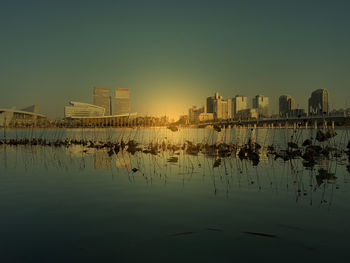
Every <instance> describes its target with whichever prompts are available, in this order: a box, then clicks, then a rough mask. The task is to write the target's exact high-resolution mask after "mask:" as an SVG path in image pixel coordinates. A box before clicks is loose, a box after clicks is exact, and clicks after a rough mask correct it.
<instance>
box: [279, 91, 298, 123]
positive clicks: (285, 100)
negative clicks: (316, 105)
mask: <svg viewBox="0 0 350 263" xmlns="http://www.w3.org/2000/svg"><path fill="white" fill-rule="evenodd" d="M294 104H295V103H294V99H293V98H292V97H291V96H289V95H282V96H280V97H279V103H278V106H279V107H278V108H279V110H278V112H279V116H280V117H282V118H286V117H288V116H289V115H290V113H291V111H292V110H294Z"/></svg>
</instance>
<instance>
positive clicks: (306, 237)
mask: <svg viewBox="0 0 350 263" xmlns="http://www.w3.org/2000/svg"><path fill="white" fill-rule="evenodd" d="M337 132H338V135H337V137H335V139H334V140H332V141H330V142H329V144H330V145H331V146H334V147H343V148H344V147H345V145H346V144H347V142H348V141H349V138H350V137H349V134H350V132H349V130H338V131H337ZM291 136H293V137H291ZM3 137H4V135H2V137H1V138H0V139H3ZM22 137H26V138H46V139H47V140H57V139H60V140H62V139H64V138H75V139H81V138H84V139H86V140H104V141H105V140H111V141H120V140H121V139H123V140H125V141H128V140H131V139H134V140H136V141H138V142H142V143H144V144H148V143H150V142H153V143H155V142H159V143H161V142H162V141H166V142H167V143H168V142H169V143H177V144H182V143H184V142H185V141H186V140H190V141H193V142H209V143H214V142H225V141H226V142H234V143H238V144H239V143H245V142H246V141H247V139H248V138H249V137H254V138H255V140H256V141H257V142H259V143H260V144H261V145H262V146H267V145H271V144H273V145H275V146H280V147H285V145H286V143H287V142H288V141H290V140H294V141H295V140H297V141H298V142H302V141H303V140H304V139H306V138H310V137H315V131H314V130H298V131H293V130H292V129H289V130H285V129H258V130H254V131H252V130H250V129H248V130H247V129H237V130H234V129H227V130H225V131H223V132H221V133H217V132H215V131H213V130H211V129H183V130H180V131H179V132H177V133H173V132H171V131H170V130H167V129H105V130H103V129H84V130H82V129H67V130H62V129H57V130H31V129H26V130H8V131H6V138H7V139H9V138H22ZM263 148H264V147H263ZM171 157H177V158H178V159H177V162H169V160H170V159H169V158H171ZM347 165H349V160H348V159H347V158H345V157H341V158H331V159H325V160H323V161H322V162H320V163H318V164H317V165H316V166H315V167H314V169H305V167H304V166H303V164H302V160H301V159H295V160H292V161H288V162H284V161H282V160H274V159H273V158H272V157H268V156H264V157H263V158H262V160H261V161H260V163H259V164H258V165H257V166H253V165H252V163H251V162H250V161H248V160H239V159H238V158H236V157H228V158H222V159H221V162H220V163H219V164H218V162H217V158H214V157H208V156H203V155H202V154H199V155H198V156H192V155H186V154H184V153H183V152H182V151H178V152H175V153H174V152H170V151H169V152H168V151H166V152H161V153H160V154H159V155H151V154H144V153H142V152H137V153H135V154H134V155H131V154H129V153H128V152H126V151H121V152H119V153H118V154H117V155H116V154H114V155H112V156H110V155H109V154H108V153H107V150H95V149H87V148H84V147H82V146H71V147H69V148H65V147H61V148H54V147H42V146H32V147H31V146H17V147H15V146H5V145H1V146H0V174H1V175H0V209H1V210H0V211H1V216H0V231H1V232H0V233H1V237H0V262H140V261H147V262H148V261H149V262H237V261H238V262H240V261H244V262H245V261H275V260H281V261H282V262H304V261H308V262H330V261H336V262H348V261H349V259H348V250H349V248H350V245H349V239H350V227H349V224H350V186H349V180H350V174H349V172H348V170H347ZM133 168H137V171H135V170H134V171H135V172H134V171H133V170H132V169H133ZM320 169H324V170H326V171H328V172H329V173H332V174H334V177H333V179H332V180H322V179H320ZM254 233H258V235H257V234H254Z"/></svg>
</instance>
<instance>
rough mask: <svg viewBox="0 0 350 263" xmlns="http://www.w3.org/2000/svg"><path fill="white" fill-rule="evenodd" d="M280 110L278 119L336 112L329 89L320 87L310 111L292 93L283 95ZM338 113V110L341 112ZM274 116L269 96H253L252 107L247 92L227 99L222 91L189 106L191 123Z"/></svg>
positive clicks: (311, 102) (309, 104) (313, 93)
mask: <svg viewBox="0 0 350 263" xmlns="http://www.w3.org/2000/svg"><path fill="white" fill-rule="evenodd" d="M278 106H279V112H278V116H273V117H277V118H295V117H305V116H307V115H308V116H323V115H329V114H332V112H331V113H330V112H329V103H328V91H327V90H325V89H318V90H315V91H314V92H312V94H311V97H310V98H309V100H308V112H307V113H306V112H305V110H304V109H300V108H295V101H294V98H292V97H291V96H290V95H282V96H280V97H279V104H278ZM337 113H338V112H337ZM269 117H271V114H270V109H269V98H268V97H266V96H265V95H261V94H260V95H256V96H255V97H254V98H253V99H252V104H251V107H249V105H248V99H247V97H246V96H244V95H236V96H235V97H234V98H229V99H224V98H223V97H222V96H220V95H219V93H217V92H216V93H215V95H214V96H211V97H208V98H207V100H206V104H205V106H204V107H201V108H198V107H196V106H193V107H192V108H190V109H189V113H188V119H189V122H191V123H196V122H202V121H210V120H227V119H232V120H248V119H261V118H269Z"/></svg>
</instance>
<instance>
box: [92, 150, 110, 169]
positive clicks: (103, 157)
mask: <svg viewBox="0 0 350 263" xmlns="http://www.w3.org/2000/svg"><path fill="white" fill-rule="evenodd" d="M111 161H112V158H111V157H110V156H109V155H108V153H107V152H106V151H95V153H94V168H95V170H99V169H111Z"/></svg>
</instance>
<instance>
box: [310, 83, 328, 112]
mask: <svg viewBox="0 0 350 263" xmlns="http://www.w3.org/2000/svg"><path fill="white" fill-rule="evenodd" d="M308 113H309V115H314V116H315V115H316V116H322V115H328V113H329V106H328V91H327V90H326V89H318V90H315V91H314V92H312V93H311V97H310V98H309V107H308Z"/></svg>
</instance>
